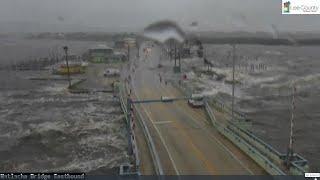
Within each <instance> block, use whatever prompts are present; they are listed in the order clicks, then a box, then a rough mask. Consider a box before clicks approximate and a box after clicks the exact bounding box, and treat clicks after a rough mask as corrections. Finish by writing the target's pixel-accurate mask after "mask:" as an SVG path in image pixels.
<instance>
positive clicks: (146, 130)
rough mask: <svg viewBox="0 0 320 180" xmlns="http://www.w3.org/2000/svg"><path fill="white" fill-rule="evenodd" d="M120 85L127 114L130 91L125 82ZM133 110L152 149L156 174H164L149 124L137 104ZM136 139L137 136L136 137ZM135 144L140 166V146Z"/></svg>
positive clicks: (123, 105)
mask: <svg viewBox="0 0 320 180" xmlns="http://www.w3.org/2000/svg"><path fill="white" fill-rule="evenodd" d="M119 87H120V93H119V94H120V97H119V99H120V102H121V108H122V109H123V112H124V113H125V114H127V113H128V112H127V103H126V97H127V92H129V90H128V88H127V86H125V85H123V84H120V85H119ZM133 111H134V112H136V113H134V117H135V119H136V120H137V121H138V123H139V124H140V127H142V132H143V134H144V137H145V139H146V143H147V145H148V149H149V151H150V154H151V158H152V163H153V166H154V168H155V171H156V174H157V175H164V172H163V168H162V165H161V162H160V158H159V154H158V152H157V149H156V147H155V143H154V141H153V139H152V137H151V134H150V131H149V128H148V126H147V124H146V123H145V121H144V117H143V116H142V114H141V113H140V111H139V108H138V107H137V106H136V105H133ZM128 121H129V120H128V119H126V122H127V123H129V122H128ZM134 140H135V138H134ZM134 144H135V146H134V147H135V152H136V153H135V154H136V156H135V157H136V164H138V166H140V158H139V153H138V148H137V145H136V143H134Z"/></svg>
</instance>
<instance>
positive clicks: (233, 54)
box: [231, 44, 236, 121]
mask: <svg viewBox="0 0 320 180" xmlns="http://www.w3.org/2000/svg"><path fill="white" fill-rule="evenodd" d="M232 51H233V53H232V107H231V108H232V121H234V86H235V82H234V70H235V58H236V55H235V53H236V45H235V44H233V45H232Z"/></svg>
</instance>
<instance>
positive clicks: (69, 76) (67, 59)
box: [63, 46, 71, 88]
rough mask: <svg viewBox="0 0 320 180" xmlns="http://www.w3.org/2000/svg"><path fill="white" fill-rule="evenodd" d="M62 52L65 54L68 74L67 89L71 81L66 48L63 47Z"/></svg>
mask: <svg viewBox="0 0 320 180" xmlns="http://www.w3.org/2000/svg"><path fill="white" fill-rule="evenodd" d="M63 50H64V52H65V55H66V63H67V72H68V81H69V87H68V88H70V87H71V80H70V70H69V62H68V46H64V47H63Z"/></svg>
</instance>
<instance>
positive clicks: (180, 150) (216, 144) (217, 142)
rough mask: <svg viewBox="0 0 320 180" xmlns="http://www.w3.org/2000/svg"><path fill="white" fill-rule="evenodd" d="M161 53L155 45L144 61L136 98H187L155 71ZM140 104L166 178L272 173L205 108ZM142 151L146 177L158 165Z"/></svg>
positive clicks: (137, 79) (136, 76)
mask: <svg viewBox="0 0 320 180" xmlns="http://www.w3.org/2000/svg"><path fill="white" fill-rule="evenodd" d="M159 52H160V50H159V49H158V48H157V47H154V48H153V50H152V51H151V54H150V55H149V57H148V58H147V59H145V60H144V59H143V58H142V59H140V60H139V63H138V64H139V65H138V67H137V69H136V70H135V73H134V75H133V79H132V82H131V85H132V90H133V98H134V99H137V100H142V99H159V98H160V97H161V96H169V97H181V96H182V94H181V93H180V92H179V91H178V90H176V89H175V88H174V87H172V86H171V85H169V84H168V85H165V83H164V82H163V81H162V83H160V81H159V76H158V72H157V70H156V68H153V67H155V64H157V63H158V62H157V61H159V60H158V57H159ZM136 106H137V108H138V109H139V112H140V113H141V114H142V116H143V117H144V118H143V120H144V121H145V122H146V124H147V126H148V128H149V130H150V132H151V136H152V138H153V140H154V142H155V146H156V149H157V152H158V154H159V157H160V161H161V164H162V168H163V170H164V173H165V174H166V175H256V174H266V173H265V171H264V170H263V169H262V168H261V167H259V166H258V165H257V164H256V163H255V162H254V161H253V160H251V159H250V158H249V157H248V156H246V155H245V154H244V153H243V152H242V151H241V150H240V149H238V148H237V147H236V146H235V145H233V144H232V143H231V142H230V141H228V140H227V139H226V138H224V137H223V136H222V135H221V134H219V132H218V131H217V130H215V129H214V128H213V127H212V126H211V125H210V124H209V122H208V121H207V119H206V115H205V112H204V111H203V110H202V109H195V108H191V107H189V106H188V104H187V102H186V101H177V102H173V103H147V104H139V105H136ZM137 137H138V138H139V136H137ZM140 137H141V135H140ZM138 141H139V140H138ZM140 142H141V140H140ZM140 144H143V143H140ZM139 151H140V153H139V154H140V157H141V162H142V164H141V173H142V174H150V173H151V169H152V168H151V167H150V166H152V164H151V163H150V159H151V158H150V156H149V155H147V154H148V152H147V149H146V148H145V147H143V148H141V147H140V148H139ZM144 155H145V156H144Z"/></svg>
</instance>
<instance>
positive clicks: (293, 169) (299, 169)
mask: <svg viewBox="0 0 320 180" xmlns="http://www.w3.org/2000/svg"><path fill="white" fill-rule="evenodd" d="M211 102H212V101H211ZM213 103H215V102H213ZM206 111H207V113H208V114H212V115H209V118H210V119H212V117H214V115H213V111H212V110H211V107H210V105H209V104H208V103H207V102H206ZM226 122H227V123H226V128H228V129H229V130H230V131H232V132H233V133H232V134H230V135H231V136H234V135H235V136H237V137H238V138H240V139H241V140H242V143H246V144H248V146H249V147H250V148H249V149H248V150H249V151H247V150H246V149H242V150H244V152H245V153H246V154H248V155H249V156H250V157H252V156H251V153H252V152H253V151H251V150H252V149H255V150H257V151H258V152H259V154H260V155H261V156H263V157H264V158H262V157H257V156H255V157H252V158H253V159H254V158H255V159H254V160H255V161H256V162H257V163H258V164H259V165H262V167H263V168H264V169H265V170H266V171H267V172H269V171H270V167H272V169H275V167H281V168H282V169H283V168H284V164H285V160H286V154H283V153H280V152H279V151H277V150H276V149H274V148H273V147H272V146H270V145H269V144H267V143H266V142H264V141H263V140H261V139H260V138H258V137H257V136H255V135H254V134H253V133H251V132H250V131H248V130H246V129H244V128H243V127H241V126H239V125H238V124H236V123H235V122H233V121H231V120H226ZM216 124H217V123H216ZM218 124H219V123H218ZM220 126H221V125H220ZM237 144H238V145H240V144H239V141H238V143H237ZM250 149H251V150H250ZM265 158H266V159H267V160H268V161H265V162H264V163H261V162H258V161H261V160H263V159H265ZM290 164H291V165H290V168H289V171H288V173H289V174H292V175H303V174H304V173H305V172H307V171H308V168H309V167H308V162H307V160H305V159H304V158H302V157H301V156H300V155H298V154H294V156H293V160H292V161H291V163H290ZM279 169H280V168H279ZM270 172H274V171H270ZM282 172H283V171H282Z"/></svg>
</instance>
